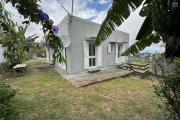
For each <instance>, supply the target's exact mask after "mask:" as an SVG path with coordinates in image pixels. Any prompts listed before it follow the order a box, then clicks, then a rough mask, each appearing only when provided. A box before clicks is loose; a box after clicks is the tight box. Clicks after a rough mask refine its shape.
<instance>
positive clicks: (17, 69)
mask: <svg viewBox="0 0 180 120" xmlns="http://www.w3.org/2000/svg"><path fill="white" fill-rule="evenodd" d="M26 69H27V64H17V65H15V66H14V67H13V71H14V75H15V76H18V75H24V74H25V72H26Z"/></svg>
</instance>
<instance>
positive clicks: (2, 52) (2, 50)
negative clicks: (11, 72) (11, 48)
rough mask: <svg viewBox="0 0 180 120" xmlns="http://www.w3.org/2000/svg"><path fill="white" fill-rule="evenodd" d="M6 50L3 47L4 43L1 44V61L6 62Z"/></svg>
mask: <svg viewBox="0 0 180 120" xmlns="http://www.w3.org/2000/svg"><path fill="white" fill-rule="evenodd" d="M4 51H5V49H4V48H3V47H2V45H1V44H0V63H3V62H5V58H4Z"/></svg>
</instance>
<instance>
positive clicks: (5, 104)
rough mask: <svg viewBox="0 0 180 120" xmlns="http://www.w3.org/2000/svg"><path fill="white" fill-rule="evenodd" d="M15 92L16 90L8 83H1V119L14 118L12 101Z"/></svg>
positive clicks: (9, 119) (8, 119)
mask: <svg viewBox="0 0 180 120" xmlns="http://www.w3.org/2000/svg"><path fill="white" fill-rule="evenodd" d="M15 94H16V93H15V90H13V89H12V88H11V87H10V86H9V85H8V84H5V83H0V120H11V119H12V118H13V116H14V110H13V108H12V103H11V101H12V98H13V97H14V96H15Z"/></svg>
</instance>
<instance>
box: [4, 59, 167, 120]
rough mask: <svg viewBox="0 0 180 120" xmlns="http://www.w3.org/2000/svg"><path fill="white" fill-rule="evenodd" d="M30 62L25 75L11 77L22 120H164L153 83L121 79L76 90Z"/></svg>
mask: <svg viewBox="0 0 180 120" xmlns="http://www.w3.org/2000/svg"><path fill="white" fill-rule="evenodd" d="M34 62H35V61H33V62H32V61H30V62H28V63H29V64H30V65H29V66H28V71H27V73H26V75H25V76H22V77H17V78H9V79H8V80H7V81H8V82H9V83H10V84H11V85H12V87H13V88H15V89H16V91H17V95H16V97H15V100H14V101H13V103H14V107H15V109H16V110H17V111H18V113H19V114H18V116H17V119H18V120H164V117H163V116H164V114H163V113H164V112H163V108H164V107H163V106H162V104H161V102H160V101H159V100H158V99H157V98H156V96H155V95H154V93H153V88H152V85H151V82H150V81H148V80H142V79H138V78H134V77H129V78H119V79H115V80H112V81H107V82H103V83H98V84H94V85H90V86H87V87H83V88H75V87H73V86H72V85H71V84H70V83H69V82H68V81H66V80H64V79H63V78H62V77H61V76H60V75H59V74H58V73H56V72H55V71H54V70H53V69H52V68H50V67H43V68H36V67H35V66H37V65H38V63H36V64H35V63H34Z"/></svg>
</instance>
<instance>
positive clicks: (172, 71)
mask: <svg viewBox="0 0 180 120" xmlns="http://www.w3.org/2000/svg"><path fill="white" fill-rule="evenodd" d="M160 68H161V71H162V76H163V77H162V80H160V84H159V85H155V86H154V88H155V93H156V94H157V96H158V97H160V98H161V100H162V101H163V102H164V103H165V104H166V106H167V109H168V111H169V118H173V120H180V59H176V60H175V61H174V63H172V64H170V65H160Z"/></svg>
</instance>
